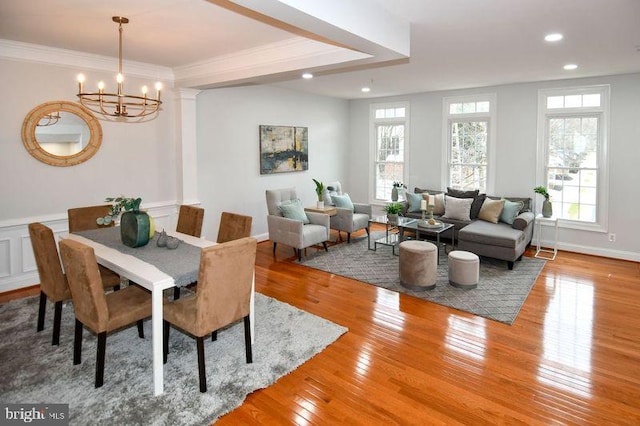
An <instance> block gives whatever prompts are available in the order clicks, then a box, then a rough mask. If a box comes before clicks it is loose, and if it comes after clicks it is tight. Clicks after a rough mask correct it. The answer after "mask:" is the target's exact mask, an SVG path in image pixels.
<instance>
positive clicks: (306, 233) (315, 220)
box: [266, 188, 329, 260]
mask: <svg viewBox="0 0 640 426" xmlns="http://www.w3.org/2000/svg"><path fill="white" fill-rule="evenodd" d="M266 197H267V212H268V214H267V226H268V228H269V239H270V240H271V242H273V252H274V253H275V252H276V245H277V244H278V243H282V244H286V245H288V246H291V247H293V250H294V252H295V253H296V255H297V256H298V260H301V259H302V249H304V248H307V247H310V246H313V245H316V244H322V245H323V247H324V249H325V251H327V241H328V240H329V216H328V215H326V214H322V213H314V212H307V213H306V216H307V217H308V218H309V223H307V224H305V223H303V222H302V221H300V220H295V219H289V218H286V217H284V216H283V214H282V212H281V211H280V209H279V208H278V206H279V205H280V203H282V202H283V201H289V200H297V199H298V196H297V195H296V190H295V188H283V189H268V190H267V191H266Z"/></svg>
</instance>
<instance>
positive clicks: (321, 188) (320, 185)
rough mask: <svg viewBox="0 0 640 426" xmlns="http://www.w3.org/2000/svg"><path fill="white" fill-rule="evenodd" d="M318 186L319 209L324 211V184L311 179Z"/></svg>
mask: <svg viewBox="0 0 640 426" xmlns="http://www.w3.org/2000/svg"><path fill="white" fill-rule="evenodd" d="M311 180H313V182H314V183H315V184H316V194H317V195H318V205H317V207H318V208H319V209H324V199H323V198H322V195H323V194H324V183H322V182H320V181H317V180H316V179H313V178H312V179H311Z"/></svg>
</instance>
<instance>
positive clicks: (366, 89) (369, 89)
mask: <svg viewBox="0 0 640 426" xmlns="http://www.w3.org/2000/svg"><path fill="white" fill-rule="evenodd" d="M360 90H362V91H363V92H364V93H368V92H370V91H371V88H370V87H363V88H362V89H360Z"/></svg>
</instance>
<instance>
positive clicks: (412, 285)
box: [399, 240, 438, 290]
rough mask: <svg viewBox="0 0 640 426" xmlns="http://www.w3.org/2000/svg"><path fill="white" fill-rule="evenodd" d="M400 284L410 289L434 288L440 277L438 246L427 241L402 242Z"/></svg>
mask: <svg viewBox="0 0 640 426" xmlns="http://www.w3.org/2000/svg"><path fill="white" fill-rule="evenodd" d="M399 263H400V268H399V269H400V284H402V286H403V287H406V288H408V289H409V290H433V289H434V288H436V279H437V277H438V248H437V247H436V246H435V244H431V243H430V242H427V241H415V240H411V241H403V242H401V243H400V260H399Z"/></svg>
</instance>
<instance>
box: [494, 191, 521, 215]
mask: <svg viewBox="0 0 640 426" xmlns="http://www.w3.org/2000/svg"><path fill="white" fill-rule="evenodd" d="M488 198H491V199H492V200H501V199H503V198H504V199H505V200H509V201H513V202H516V203H517V202H518V201H522V204H523V206H522V209H521V210H520V213H522V212H530V211H531V198H528V197H498V196H495V195H489V196H488Z"/></svg>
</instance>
